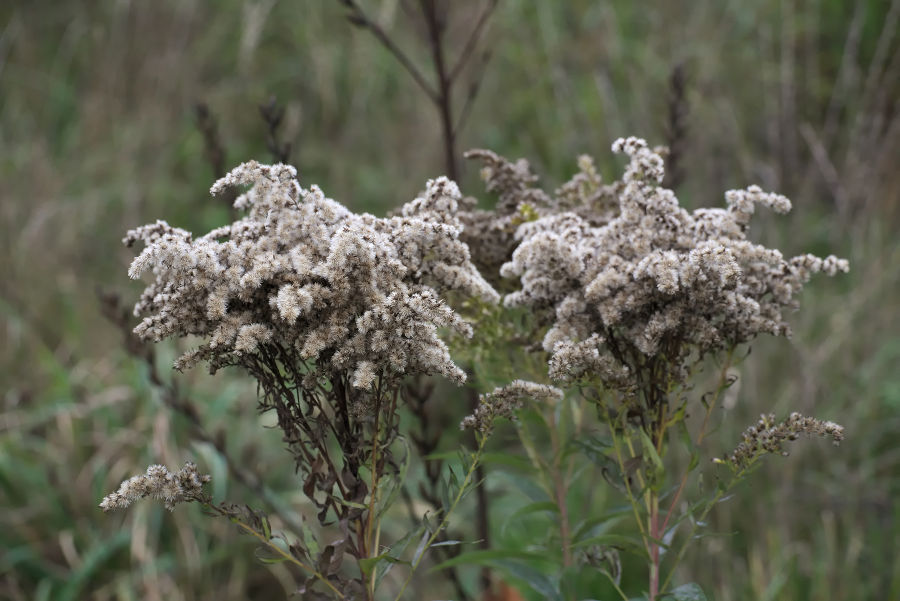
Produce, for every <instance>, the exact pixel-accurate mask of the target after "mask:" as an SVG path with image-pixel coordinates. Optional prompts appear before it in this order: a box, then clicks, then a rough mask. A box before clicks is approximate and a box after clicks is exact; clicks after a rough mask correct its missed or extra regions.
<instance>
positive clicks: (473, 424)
mask: <svg viewBox="0 0 900 601" xmlns="http://www.w3.org/2000/svg"><path fill="white" fill-rule="evenodd" d="M562 398H563V391H562V390H560V389H559V388H555V387H553V386H547V385H546V384H537V383H535V382H527V381H525V380H513V381H512V382H510V383H509V384H507V385H506V386H500V387H498V388H495V389H494V390H493V392H489V393H487V394H482V395H480V396H479V397H478V407H476V408H475V412H474V413H473V414H472V415H469V416H466V417H465V418H464V419H463V421H462V423H460V425H459V427H460V429H463V430H466V429H473V430H478V431H479V432H481V433H482V434H487V433H489V432H490V431H491V428H493V425H494V420H496V419H498V418H506V419H512V418H513V417H514V415H515V412H516V411H517V410H519V409H521V408H522V407H523V406H524V404H525V401H526V400H527V399H533V400H538V401H559V400H561V399H562Z"/></svg>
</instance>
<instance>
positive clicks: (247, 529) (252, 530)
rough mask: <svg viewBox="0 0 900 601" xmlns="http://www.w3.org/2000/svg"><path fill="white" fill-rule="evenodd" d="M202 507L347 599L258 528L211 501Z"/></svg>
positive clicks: (313, 569) (320, 575)
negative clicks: (227, 520)
mask: <svg viewBox="0 0 900 601" xmlns="http://www.w3.org/2000/svg"><path fill="white" fill-rule="evenodd" d="M202 505H203V507H204V508H206V509H208V510H210V511H212V512H214V513H217V514H219V515H221V516H223V517H227V518H228V519H230V520H231V521H232V522H233V523H235V524H237V526H238V527H239V528H241V529H242V530H243V531H245V532H246V533H247V534H249V535H251V536H252V537H253V538H255V539H257V540H258V541H259V542H261V543H262V544H264V545H266V546H267V547H269V548H270V549H271V550H273V551H274V552H275V553H277V554H278V555H279V556H280V557H282V558H283V559H284V560H286V561H289V562H291V563H292V564H294V565H296V566H298V567H299V568H301V569H303V570H305V571H306V572H308V573H310V574H312V575H313V576H315V577H316V578H318V579H319V580H321V581H322V582H323V583H324V584H325V586H327V587H328V588H330V589H331V590H332V591H333V592H334V593H335V594H336V595H337V596H338V598H340V599H344V598H345V597H344V594H343V593H341V591H339V590H338V589H337V588H335V586H334V585H333V584H331V582H330V581H329V580H328V578H326V577H325V576H323V575H322V574H321V573H320V572H319V571H317V570H316V569H315V568H313V567H312V566H308V565H306V564H305V563H303V562H302V561H300V560H299V559H297V558H296V557H294V556H293V555H292V554H290V553H288V552H287V551H285V550H284V549H282V548H281V547H279V546H278V545H276V544H275V543H273V542H272V540H271V539H269V538H267V537H266V535H265V534H263V533H262V532H259V531H257V530H256V528H253V527H252V526H250V525H249V524H246V523H244V522H243V521H241V520H240V519H238V518H237V517H236V516H235V515H233V514H231V513H229V512H227V511H224V510H223V509H222V508H221V507H218V506H217V505H213V504H212V503H211V502H210V501H209V500H206V501H202Z"/></svg>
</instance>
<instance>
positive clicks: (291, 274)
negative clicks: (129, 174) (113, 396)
mask: <svg viewBox="0 0 900 601" xmlns="http://www.w3.org/2000/svg"><path fill="white" fill-rule="evenodd" d="M245 185H250V186H252V187H251V188H250V189H249V190H248V191H246V192H245V193H244V194H242V195H241V196H239V197H238V198H237V200H236V201H235V203H234V206H235V207H236V208H239V209H245V210H247V211H248V214H247V216H246V217H244V218H242V219H239V220H238V221H236V222H234V223H232V224H230V225H226V226H224V227H221V228H218V229H215V230H213V231H211V232H209V233H208V234H206V235H204V236H202V237H200V238H196V239H195V238H194V237H193V236H192V235H191V234H190V233H189V232H187V231H184V230H181V229H178V228H174V227H171V226H169V225H168V224H167V223H165V222H163V221H158V222H157V223H155V224H152V225H147V226H144V227H141V228H138V229H136V230H133V231H130V232H129V233H128V235H127V237H126V238H125V242H126V244H128V245H131V244H133V243H134V242H135V241H137V240H141V241H143V242H144V243H145V244H146V247H145V248H144V250H143V252H141V253H140V255H139V256H138V257H137V258H136V259H135V260H134V262H133V263H132V265H131V269H130V271H129V274H130V275H131V277H133V278H137V277H140V275H141V274H142V273H144V272H145V271H147V270H152V272H153V274H154V276H155V279H154V281H153V283H151V284H150V285H149V286H148V287H147V289H146V290H145V291H144V294H143V295H142V297H141V299H140V301H139V302H138V303H137V305H136V306H135V314H136V315H139V316H144V319H143V321H142V322H141V323H140V325H138V326H137V328H136V329H135V332H136V333H137V334H138V335H140V336H141V337H142V338H144V339H150V340H154V341H159V340H161V339H163V338H168V337H172V336H188V335H192V336H196V337H199V339H200V340H201V345H200V346H199V348H197V349H195V350H193V351H191V352H189V353H186V354H185V355H183V356H182V357H181V358H180V359H179V360H178V361H177V362H176V367H177V368H179V369H184V368H187V367H191V366H193V365H194V364H196V363H197V362H199V361H202V360H207V361H209V363H210V366H211V369H213V370H215V369H217V368H218V367H221V366H223V365H231V364H240V365H249V364H253V362H254V357H255V356H258V355H264V354H266V353H267V352H270V351H272V350H273V349H275V350H282V349H290V351H291V352H295V353H297V354H298V355H299V356H300V357H301V358H302V359H303V360H309V361H311V362H314V363H315V366H316V368H317V369H320V370H324V371H328V370H331V371H341V372H347V373H352V374H353V375H352V384H353V386H356V387H360V388H366V387H368V386H370V385H371V384H372V382H373V381H374V380H375V378H376V375H377V374H385V375H392V374H394V375H397V374H400V375H402V374H415V373H424V374H434V373H436V374H441V375H443V376H445V377H447V378H449V379H451V380H454V381H456V382H461V381H463V380H464V379H465V374H464V373H463V371H462V370H461V369H460V368H459V367H458V366H456V365H455V364H454V363H453V361H452V360H451V358H450V355H449V352H448V350H447V346H446V345H445V344H444V342H443V341H442V340H441V339H440V338H439V336H438V329H439V328H451V329H453V330H455V331H457V332H459V333H461V334H463V335H470V334H471V328H470V326H469V325H468V324H467V323H466V322H465V321H464V320H463V319H462V318H461V317H460V316H459V315H458V314H457V313H455V312H454V311H453V310H452V309H451V308H450V307H449V306H447V305H446V304H445V303H444V301H443V300H442V299H441V298H440V296H439V294H440V293H441V292H444V291H448V290H456V291H459V292H461V293H463V294H465V295H470V296H478V297H481V298H482V299H484V300H486V301H487V302H497V301H498V300H499V296H498V295H497V293H496V292H495V291H494V290H493V288H492V287H491V286H490V285H489V284H488V283H487V282H486V281H485V280H484V279H483V278H482V277H481V276H480V275H479V273H478V271H477V270H476V269H475V267H474V266H473V265H472V263H471V261H470V259H469V250H468V248H467V247H466V245H465V244H464V243H463V242H461V241H460V240H459V231H460V229H461V223H460V221H459V219H458V217H457V212H458V208H459V207H458V201H459V200H460V198H461V197H460V193H459V189H458V188H457V186H456V184H454V183H453V182H451V181H450V180H448V179H446V178H443V177H442V178H438V179H436V180H432V181H429V182H428V185H427V188H426V190H425V193H424V194H423V195H422V196H421V197H419V198H416V199H415V200H413V201H412V202H410V203H408V204H406V205H404V206H403V208H402V209H401V211H400V214H399V215H398V216H396V217H393V218H390V219H379V218H376V217H374V216H372V215H368V214H362V215H357V214H354V213H351V212H350V211H349V210H347V209H346V208H345V207H343V206H342V205H340V204H338V203H337V202H335V201H333V200H331V199H329V198H326V197H325V195H324V194H323V193H322V191H321V190H320V189H319V188H318V187H316V186H312V187H311V188H310V189H309V190H305V189H303V188H301V187H300V184H299V183H298V182H297V180H296V171H295V170H294V168H293V167H289V166H286V165H274V166H267V165H260V164H258V163H256V162H249V163H245V164H243V165H241V166H239V167H237V168H236V169H234V170H233V171H232V172H231V173H229V174H228V175H227V176H226V177H224V178H222V179H221V180H219V181H218V182H216V184H215V185H214V186H213V187H212V190H211V191H212V193H213V194H217V193H220V192H222V191H223V190H225V189H227V188H230V187H233V186H245ZM274 354H276V355H277V354H278V353H274Z"/></svg>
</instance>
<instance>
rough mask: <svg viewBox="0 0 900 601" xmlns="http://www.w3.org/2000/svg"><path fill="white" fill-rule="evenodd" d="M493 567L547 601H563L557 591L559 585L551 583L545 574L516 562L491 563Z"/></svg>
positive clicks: (499, 561) (501, 561)
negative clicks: (521, 582) (528, 587)
mask: <svg viewBox="0 0 900 601" xmlns="http://www.w3.org/2000/svg"><path fill="white" fill-rule="evenodd" d="M491 564H492V565H493V566H494V567H497V568H500V569H502V570H504V571H505V572H507V573H508V574H509V575H510V576H512V577H513V578H515V579H517V580H521V581H523V582H524V583H525V584H527V585H528V586H530V587H531V588H532V590H534V591H535V592H536V593H539V594H541V595H542V596H543V597H544V599H547V600H548V601H563V597H562V593H561V592H560V590H559V583H557V582H554V581H552V580H551V579H550V578H548V577H547V576H546V575H545V574H543V573H541V572H539V571H537V570H536V569H534V568H533V567H531V566H529V565H527V564H523V563H520V562H517V561H508V560H497V561H493V562H491Z"/></svg>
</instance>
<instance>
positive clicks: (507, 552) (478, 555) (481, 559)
mask: <svg viewBox="0 0 900 601" xmlns="http://www.w3.org/2000/svg"><path fill="white" fill-rule="evenodd" d="M502 559H522V560H526V561H543V562H546V561H547V560H548V558H547V556H546V555H543V554H540V553H529V552H528V551H515V550H513V549H489V550H479V551H469V552H468V553H460V554H459V555H457V556H456V557H451V558H450V559H448V560H447V561H443V562H441V563H439V564H437V565H436V566H434V567H433V568H431V570H429V571H431V572H436V571H439V570H444V569H447V568H452V567H453V566H458V565H492V562H495V561H497V560H502Z"/></svg>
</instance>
